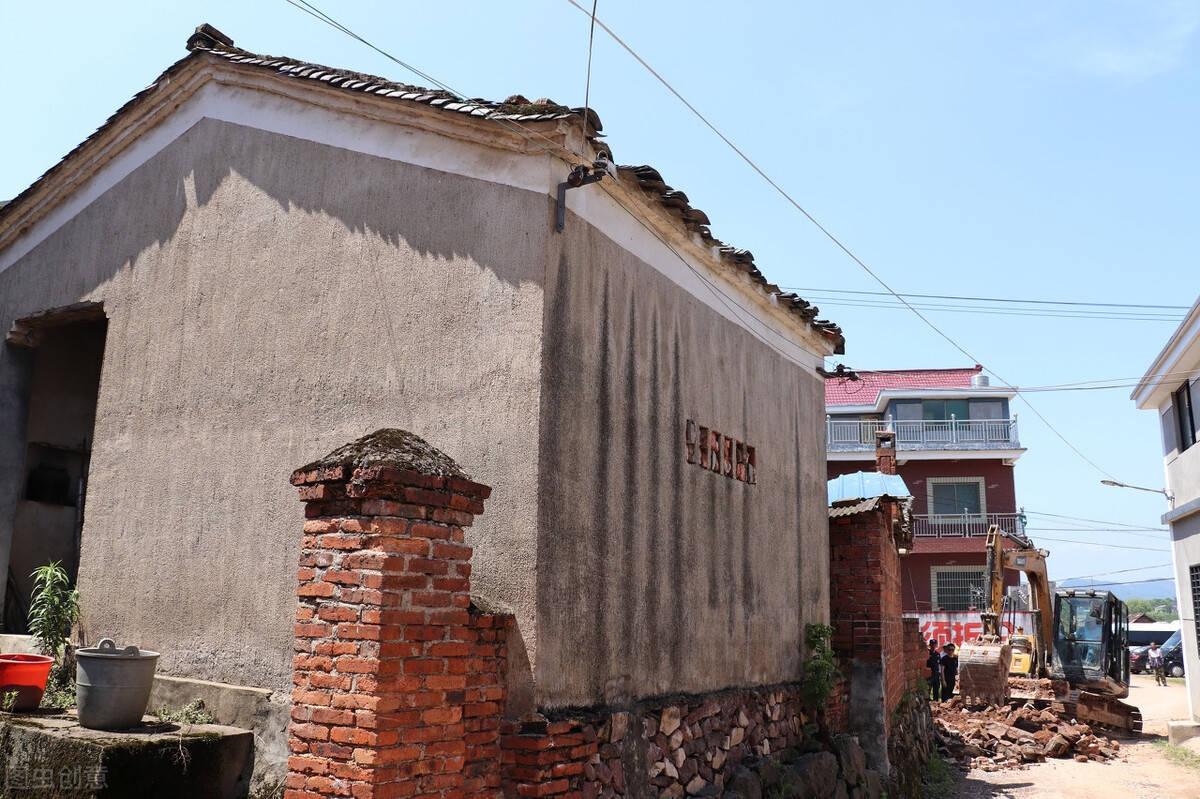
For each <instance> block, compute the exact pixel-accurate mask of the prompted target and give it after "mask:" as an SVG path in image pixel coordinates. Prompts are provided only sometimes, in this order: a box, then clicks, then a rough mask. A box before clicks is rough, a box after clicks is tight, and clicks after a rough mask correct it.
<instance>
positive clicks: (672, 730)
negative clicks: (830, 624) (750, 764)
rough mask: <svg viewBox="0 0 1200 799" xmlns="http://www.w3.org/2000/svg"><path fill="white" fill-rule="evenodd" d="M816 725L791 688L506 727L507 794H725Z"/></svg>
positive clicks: (646, 704)
mask: <svg viewBox="0 0 1200 799" xmlns="http://www.w3.org/2000/svg"><path fill="white" fill-rule="evenodd" d="M812 722H815V719H813V718H811V717H810V716H809V715H808V714H806V712H805V709H804V707H803V704H802V702H801V700H800V695H799V692H798V690H797V687H796V686H794V685H793V686H779V687H774V688H767V689H755V690H744V691H729V692H723V693H719V694H710V695H707V696H699V697H689V698H686V699H676V700H674V701H671V702H666V703H664V702H658V701H648V702H644V703H640V704H639V705H638V706H636V707H634V708H632V709H629V710H617V711H612V710H600V711H590V712H588V711H581V712H579V713H576V714H572V717H570V718H565V719H560V720H546V721H532V722H525V723H518V722H505V726H504V732H505V734H504V736H503V737H502V739H501V746H502V748H503V751H504V761H503V762H504V764H505V774H506V776H507V777H508V778H509V781H508V782H507V783H506V793H507V795H509V796H558V795H560V794H563V795H566V796H580V797H585V798H587V799H591V798H592V797H598V796H630V797H643V796H654V797H663V796H667V797H678V796H683V795H684V794H685V793H686V794H688V795H694V794H696V793H698V792H700V791H703V790H704V789H706V788H716V789H721V788H723V787H724V786H725V785H726V784H727V783H728V781H729V780H730V779H731V777H732V775H733V774H734V773H735V771H736V769H737V767H738V765H739V764H741V763H742V762H743V761H747V760H752V759H757V758H764V757H768V756H771V755H772V754H775V755H778V754H780V753H782V752H783V751H784V750H786V749H789V748H795V747H798V746H800V745H801V744H802V743H803V742H804V741H805V740H808V739H811V738H812V733H814V732H815V727H816V725H815V723H812ZM806 727H807V732H806Z"/></svg>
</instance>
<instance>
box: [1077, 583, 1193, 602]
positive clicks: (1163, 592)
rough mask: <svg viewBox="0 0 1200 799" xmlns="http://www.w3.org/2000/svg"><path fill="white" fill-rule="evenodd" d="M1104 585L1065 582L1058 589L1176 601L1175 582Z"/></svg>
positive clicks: (1126, 597)
mask: <svg viewBox="0 0 1200 799" xmlns="http://www.w3.org/2000/svg"><path fill="white" fill-rule="evenodd" d="M1120 583H1121V584H1119V585H1118V584H1116V583H1103V582H1101V581H1100V580H1064V581H1063V582H1061V583H1058V584H1057V587H1058V588H1095V589H1096V590H1097V591H1112V592H1113V593H1114V594H1116V595H1117V596H1118V597H1120V598H1121V599H1174V598H1175V581H1174V580H1162V581H1159V582H1147V583H1129V582H1126V581H1124V580H1121V581H1120Z"/></svg>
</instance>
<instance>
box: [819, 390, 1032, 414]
mask: <svg viewBox="0 0 1200 799" xmlns="http://www.w3.org/2000/svg"><path fill="white" fill-rule="evenodd" d="M1015 396H1017V391H1016V389H1012V388H1008V387H1006V386H955V387H953V388H885V389H884V390H883V391H880V392H879V396H878V397H877V398H876V399H875V402H874V403H861V404H858V405H826V406H825V412H826V413H882V412H883V409H884V408H885V407H887V404H888V402H890V401H891V400H894V399H966V398H968V397H979V398H987V397H995V398H1001V399H1012V398H1013V397H1015Z"/></svg>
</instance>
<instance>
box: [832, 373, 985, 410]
mask: <svg viewBox="0 0 1200 799" xmlns="http://www.w3.org/2000/svg"><path fill="white" fill-rule="evenodd" d="M981 372H983V367H982V366H980V365H979V364H976V365H975V366H972V367H969V368H965V369H888V370H879V371H873V372H872V371H859V372H858V373H857V374H858V376H859V377H860V378H861V379H860V380H845V379H839V380H826V381H825V405H826V407H829V406H831V405H874V404H875V403H876V402H877V401H878V400H879V393H880V392H881V391H883V390H885V389H918V390H919V389H923V388H969V387H970V386H971V378H972V377H974V376H975V375H977V374H980V373H981Z"/></svg>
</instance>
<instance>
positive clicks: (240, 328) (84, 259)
mask: <svg viewBox="0 0 1200 799" xmlns="http://www.w3.org/2000/svg"><path fill="white" fill-rule="evenodd" d="M550 213H551V212H550V208H549V206H548V200H547V198H545V197H543V196H538V195H534V194H532V193H530V192H522V191H518V190H514V189H506V188H504V187H502V186H499V185H496V184H489V183H483V182H480V181H475V180H467V179H464V178H458V177H455V176H452V175H448V174H446V173H441V172H435V171H432V170H429V169H422V168H416V167H412V166H407V165H405V164H403V163H399V162H396V161H391V160H385V159H382V158H375V157H370V156H366V155H361V154H356V153H353V152H349V151H345V150H337V149H334V148H330V147H326V146H321V145H316V144H313V143H310V142H305V141H302V140H298V139H291V138H287V137H283V136H279V135H274V134H269V133H265V132H262V131H258V130H255V129H251V128H246V127H240V126H235V125H231V124H227V123H221V122H216V121H213V120H204V121H202V122H200V123H198V124H197V125H196V126H194V127H193V128H192V129H191V130H190V131H189V132H187V133H186V134H184V135H183V136H182V137H181V138H179V139H178V140H176V141H175V142H174V143H172V144H171V145H169V146H168V147H167V148H166V149H165V150H163V151H161V152H160V153H158V154H157V155H156V156H154V157H153V159H151V160H150V161H148V162H147V163H145V164H144V165H143V166H141V167H139V168H138V169H137V170H136V171H134V172H133V173H131V174H130V175H129V176H128V177H127V178H125V179H124V180H123V181H122V182H120V183H119V184H118V185H116V186H115V187H114V188H112V189H111V190H109V191H108V192H107V193H105V194H104V195H102V196H101V197H100V198H99V199H98V200H97V201H96V202H94V203H93V204H92V205H91V206H89V207H88V208H87V209H86V210H85V211H84V212H82V213H81V214H79V215H78V216H76V217H75V218H74V219H72V220H71V221H70V222H68V223H67V224H65V225H64V226H62V227H61V228H60V229H58V230H57V231H56V232H55V233H53V234H52V235H51V236H50V237H49V238H48V239H46V240H45V241H44V242H42V243H41V244H40V245H38V246H37V247H36V248H35V249H33V250H32V251H31V252H29V253H28V254H27V255H26V256H24V257H23V258H21V259H20V260H19V261H18V262H16V263H15V264H14V265H12V266H11V267H9V268H8V269H7V270H5V271H4V272H2V273H0V327H3V329H5V330H7V329H8V328H9V327H10V325H11V323H12V321H13V320H14V319H16V318H21V317H23V316H26V315H28V314H30V313H32V312H35V311H39V310H41V309H45V308H51V307H58V306H64V305H68V304H71V303H74V302H77V301H80V300H82V299H89V300H102V301H103V302H104V308H105V311H106V313H107V315H108V317H109V328H108V340H107V345H106V348H105V355H104V365H103V378H102V386H101V390H100V397H99V403H98V412H97V418H96V426H95V439H96V446H95V451H94V455H93V459H92V477H91V483H90V490H89V501H88V514H87V520H86V524H85V528H84V532H83V565H82V574H81V579H80V587H81V590H82V596H83V603H84V626H85V629H86V632H87V634H88V635H89V637H91V638H92V639H96V638H99V637H100V636H101V635H114V636H117V637H119V638H121V639H122V640H124V641H136V642H137V643H139V644H141V645H142V646H144V647H147V648H151V649H156V650H159V651H161V652H162V653H163V658H162V660H161V661H160V670H162V671H163V672H165V673H168V674H175V675H179V676H195V677H202V678H205V679H211V680H218V681H223V682H230V683H240V684H250V685H259V686H264V687H272V688H274V689H276V690H284V689H290V683H291V671H292V667H291V658H292V653H291V632H292V629H291V618H292V615H293V610H294V605H295V563H296V558H297V555H298V552H299V546H300V540H299V536H298V535H297V534H296V530H297V525H298V520H299V518H300V510H299V508H298V507H297V506H296V503H295V498H294V494H293V490H292V489H291V488H290V487H289V486H288V485H287V481H286V479H284V478H286V476H287V474H288V473H289V472H290V471H291V469H292V468H294V467H295V465H296V464H297V463H299V462H302V461H303V460H305V459H306V458H308V457H309V456H310V455H311V454H312V453H313V452H323V451H327V450H328V449H330V448H331V447H333V446H335V445H338V444H341V443H343V442H345V441H347V440H349V439H351V438H354V437H355V436H357V435H359V434H360V433H361V432H362V431H363V430H367V429H374V428H376V427H383V426H388V425H397V424H400V425H403V426H406V427H411V428H414V429H418V430H421V431H422V432H423V433H424V434H425V435H426V436H427V437H428V438H429V440H430V441H432V442H436V443H437V444H438V445H439V446H441V447H443V448H444V449H445V450H447V451H449V452H453V453H454V454H455V456H456V457H457V458H459V459H460V460H461V462H462V463H463V464H464V466H465V467H466V468H468V469H469V470H470V471H471V473H472V474H475V475H477V476H479V478H480V479H482V480H484V481H486V482H488V483H492V484H494V485H497V486H498V487H499V488H498V490H497V491H496V495H495V496H494V497H493V499H492V501H491V503H490V505H489V514H488V518H487V520H486V521H483V522H481V524H480V525H479V526H478V527H475V528H472V531H471V536H472V539H473V540H472V541H471V543H472V544H473V545H474V546H476V547H477V551H478V552H479V553H480V556H479V557H478V559H477V563H478V565H477V567H476V572H475V575H474V579H475V582H476V585H477V586H478V590H480V591H481V592H483V593H484V594H486V595H489V596H493V597H503V599H504V600H505V601H506V602H507V603H509V604H510V605H512V606H513V607H514V609H515V610H516V611H517V614H518V618H519V619H521V620H522V621H525V622H527V625H526V626H528V627H529V628H530V630H532V627H533V616H534V612H533V599H532V596H533V586H534V580H533V576H532V571H533V564H534V557H535V535H534V514H533V512H532V511H531V509H532V508H533V507H535V503H536V495H535V491H534V486H535V484H536V479H537V459H536V452H537V433H538V428H537V420H538V404H537V394H538V389H537V386H538V381H539V380H540V372H539V369H538V363H539V358H540V331H541V322H542V302H541V289H540V286H539V284H540V282H541V280H542V276H543V274H544V271H545V266H544V264H543V263H542V262H541V261H540V260H539V259H538V258H531V257H530V253H541V252H543V247H542V246H541V243H539V242H531V241H530V240H529V237H528V231H529V229H530V225H529V224H528V220H529V219H530V218H539V219H541V218H547V219H548V218H550ZM464 219H466V220H470V224H463V220H464ZM114 220H120V223H119V224H115V223H114ZM12 357H13V355H12V354H11V353H6V355H5V364H4V366H5V372H6V376H5V377H4V380H5V381H6V386H8V388H7V391H6V394H5V397H4V400H3V401H2V402H0V414H2V415H3V418H0V429H2V430H4V433H5V440H6V441H7V440H8V438H7V436H8V435H9V434H10V433H9V431H13V430H16V429H17V428H18V427H19V426H21V425H23V416H22V418H21V420H20V424H19V423H18V420H17V418H16V417H17V416H18V415H21V411H22V409H21V407H20V400H19V398H17V396H16V395H17V394H18V393H19V392H18V389H20V388H21V386H20V383H21V381H20V380H19V379H18V378H17V377H15V376H12V375H11V374H9V373H10V371H11V370H10V364H11V359H12ZM4 458H5V462H8V460H11V455H9V454H8V453H7V452H6V453H5V455H4ZM0 510H2V508H0ZM6 521H7V519H6ZM530 645H531V647H532V642H531V644H530Z"/></svg>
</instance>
